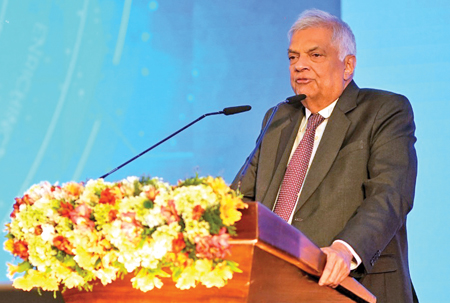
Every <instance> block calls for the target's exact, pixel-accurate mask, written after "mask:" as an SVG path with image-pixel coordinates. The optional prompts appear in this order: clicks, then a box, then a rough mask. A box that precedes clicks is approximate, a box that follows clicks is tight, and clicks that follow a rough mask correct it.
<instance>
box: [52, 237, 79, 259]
mask: <svg viewBox="0 0 450 303" xmlns="http://www.w3.org/2000/svg"><path fill="white" fill-rule="evenodd" d="M53 245H54V246H55V247H56V248H57V249H59V250H62V251H63V252H65V253H66V254H68V255H72V256H74V255H75V254H74V253H73V252H72V249H73V247H72V244H70V242H69V240H67V239H66V238H64V237H63V236H56V237H55V238H53Z"/></svg>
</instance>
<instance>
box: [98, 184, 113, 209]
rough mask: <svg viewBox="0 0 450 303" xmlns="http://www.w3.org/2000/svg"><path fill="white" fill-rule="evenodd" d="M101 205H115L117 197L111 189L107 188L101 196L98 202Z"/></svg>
mask: <svg viewBox="0 0 450 303" xmlns="http://www.w3.org/2000/svg"><path fill="white" fill-rule="evenodd" d="M98 202H99V203H101V204H111V205H114V204H115V203H116V196H115V195H114V193H113V192H112V191H111V189H110V188H105V189H104V190H103V191H102V192H101V194H100V201H98Z"/></svg>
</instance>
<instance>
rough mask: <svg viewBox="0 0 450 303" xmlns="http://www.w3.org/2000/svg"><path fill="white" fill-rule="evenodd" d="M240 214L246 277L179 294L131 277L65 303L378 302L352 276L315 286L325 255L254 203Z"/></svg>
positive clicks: (236, 250)
mask: <svg viewBox="0 0 450 303" xmlns="http://www.w3.org/2000/svg"><path fill="white" fill-rule="evenodd" d="M248 205H249V207H248V208H247V209H246V210H243V211H242V214H243V216H242V219H241V220H240V221H239V222H238V224H237V232H238V236H237V237H235V238H233V239H232V241H231V243H232V259H233V260H234V261H236V262H238V263H239V268H240V269H241V270H242V271H243V272H242V273H235V274H234V277H233V279H232V280H230V281H229V282H228V284H227V285H226V286H225V287H223V288H206V287H204V286H201V285H199V286H197V287H196V288H194V289H189V290H179V289H177V288H176V287H175V283H174V282H172V280H171V279H169V278H167V279H163V283H164V286H163V287H162V288H161V289H153V290H151V291H149V292H147V293H143V292H141V291H139V290H136V289H133V288H131V282H130V279H131V277H130V276H127V277H126V278H125V279H124V280H118V281H115V282H113V283H112V284H108V285H106V286H103V285H98V286H94V291H93V292H84V291H78V290H74V289H71V290H67V291H66V292H65V293H64V294H63V297H64V300H65V302H66V303H81V302H83V303H94V302H95V303H106V302H136V303H138V302H164V303H182V302H183V303H184V302H211V303H216V302H217V303H234V302H236V303H237V302H252V303H264V302H270V303H272V302H273V303H289V302H295V303H299V302H308V303H314V302H370V303H372V302H376V298H375V297H374V296H373V295H372V294H371V293H370V292H369V291H368V290H367V289H365V288H364V287H363V286H362V285H361V284H359V283H358V282H357V281H356V280H354V279H353V278H350V277H348V278H347V279H346V280H345V281H344V282H343V283H342V284H341V285H340V286H339V287H338V288H337V289H333V288H330V287H324V286H319V285H318V284H317V281H318V278H317V277H318V276H320V274H321V272H322V270H323V268H324V264H325V255H324V254H323V253H322V252H321V250H320V249H319V248H318V247H317V246H316V245H315V244H314V243H312V242H311V241H310V240H309V239H308V238H306V237H305V236H304V235H303V234H302V233H301V232H300V231H298V230H297V229H295V228H294V227H292V226H291V225H289V224H287V223H286V222H284V221H283V220H282V219H281V218H279V217H278V216H276V215H275V214H274V213H272V212H271V211H270V210H269V209H267V208H266V207H265V206H263V205H261V204H259V203H256V202H252V203H248Z"/></svg>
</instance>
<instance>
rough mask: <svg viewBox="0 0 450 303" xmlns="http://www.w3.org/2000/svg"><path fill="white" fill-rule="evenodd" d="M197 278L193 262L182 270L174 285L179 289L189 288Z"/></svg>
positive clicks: (193, 285) (197, 274)
mask: <svg viewBox="0 0 450 303" xmlns="http://www.w3.org/2000/svg"><path fill="white" fill-rule="evenodd" d="M198 278H199V273H198V271H197V270H196V269H195V265H194V264H193V265H192V266H189V267H186V268H185V269H184V270H183V272H182V273H181V275H180V278H179V279H178V280H177V284H176V285H175V286H176V287H177V288H179V289H189V288H191V287H195V285H196V282H197V280H198Z"/></svg>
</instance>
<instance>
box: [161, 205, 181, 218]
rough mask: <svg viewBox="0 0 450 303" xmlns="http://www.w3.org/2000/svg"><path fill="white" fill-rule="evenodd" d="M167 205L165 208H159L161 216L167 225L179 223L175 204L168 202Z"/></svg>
mask: <svg viewBox="0 0 450 303" xmlns="http://www.w3.org/2000/svg"><path fill="white" fill-rule="evenodd" d="M167 204H168V205H167V206H161V215H162V216H163V217H164V218H165V219H166V221H167V224H170V223H173V222H178V221H180V217H179V216H178V213H177V210H176V208H175V202H174V201H173V200H169V201H168V203H167Z"/></svg>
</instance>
